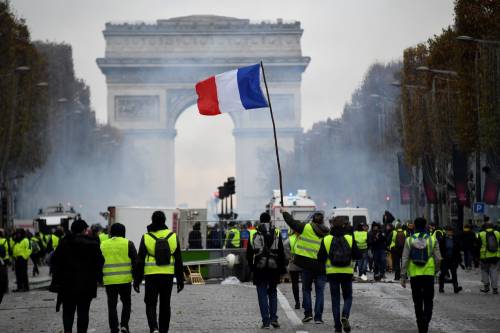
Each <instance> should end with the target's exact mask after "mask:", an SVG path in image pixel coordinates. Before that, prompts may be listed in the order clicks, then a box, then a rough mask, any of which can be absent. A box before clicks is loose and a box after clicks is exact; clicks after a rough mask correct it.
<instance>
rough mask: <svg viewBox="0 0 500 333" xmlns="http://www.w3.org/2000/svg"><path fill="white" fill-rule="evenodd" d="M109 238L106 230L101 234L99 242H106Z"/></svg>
mask: <svg viewBox="0 0 500 333" xmlns="http://www.w3.org/2000/svg"><path fill="white" fill-rule="evenodd" d="M108 239H109V236H108V235H107V234H105V233H104V232H101V233H100V234H99V242H101V243H102V242H104V241H105V240H108Z"/></svg>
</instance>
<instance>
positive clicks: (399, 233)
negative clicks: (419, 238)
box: [389, 223, 406, 281]
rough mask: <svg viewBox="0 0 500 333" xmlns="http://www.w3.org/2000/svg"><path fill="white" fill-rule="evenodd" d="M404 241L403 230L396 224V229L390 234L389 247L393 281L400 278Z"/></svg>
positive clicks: (404, 234)
mask: <svg viewBox="0 0 500 333" xmlns="http://www.w3.org/2000/svg"><path fill="white" fill-rule="evenodd" d="M405 241H406V231H405V230H403V226H402V225H401V223H398V224H396V228H395V229H394V230H392V233H391V245H390V246H389V248H390V252H391V257H392V267H393V270H394V280H395V281H399V279H400V278H401V257H402V256H403V248H404V246H405Z"/></svg>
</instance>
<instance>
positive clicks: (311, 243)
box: [295, 223, 321, 259]
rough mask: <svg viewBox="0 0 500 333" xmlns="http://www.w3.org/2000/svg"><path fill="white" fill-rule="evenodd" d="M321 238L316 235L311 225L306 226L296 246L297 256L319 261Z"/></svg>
mask: <svg viewBox="0 0 500 333" xmlns="http://www.w3.org/2000/svg"><path fill="white" fill-rule="evenodd" d="M320 246H321V238H320V237H318V236H317V235H316V233H315V232H314V229H313V227H312V225H311V223H308V224H306V226H305V227H304V230H303V231H302V233H301V234H300V236H299V237H298V239H297V243H296V244H295V254H296V255H299V256H303V257H307V258H311V259H318V252H319V247H320Z"/></svg>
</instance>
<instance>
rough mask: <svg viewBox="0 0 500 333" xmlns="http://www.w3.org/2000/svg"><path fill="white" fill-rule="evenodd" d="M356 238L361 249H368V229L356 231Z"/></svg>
mask: <svg viewBox="0 0 500 333" xmlns="http://www.w3.org/2000/svg"><path fill="white" fill-rule="evenodd" d="M354 240H355V241H356V245H357V246H358V249H360V250H366V249H367V248H368V232H367V231H355V232H354Z"/></svg>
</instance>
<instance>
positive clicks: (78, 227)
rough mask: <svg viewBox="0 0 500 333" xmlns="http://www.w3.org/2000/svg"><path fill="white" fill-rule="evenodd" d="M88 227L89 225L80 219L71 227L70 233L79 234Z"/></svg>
mask: <svg viewBox="0 0 500 333" xmlns="http://www.w3.org/2000/svg"><path fill="white" fill-rule="evenodd" d="M88 227H89V225H88V224H87V222H85V221H84V220H81V219H80V220H76V221H75V222H73V224H72V225H71V232H72V233H74V234H81V233H82V232H84V231H85V229H87V228H88Z"/></svg>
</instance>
